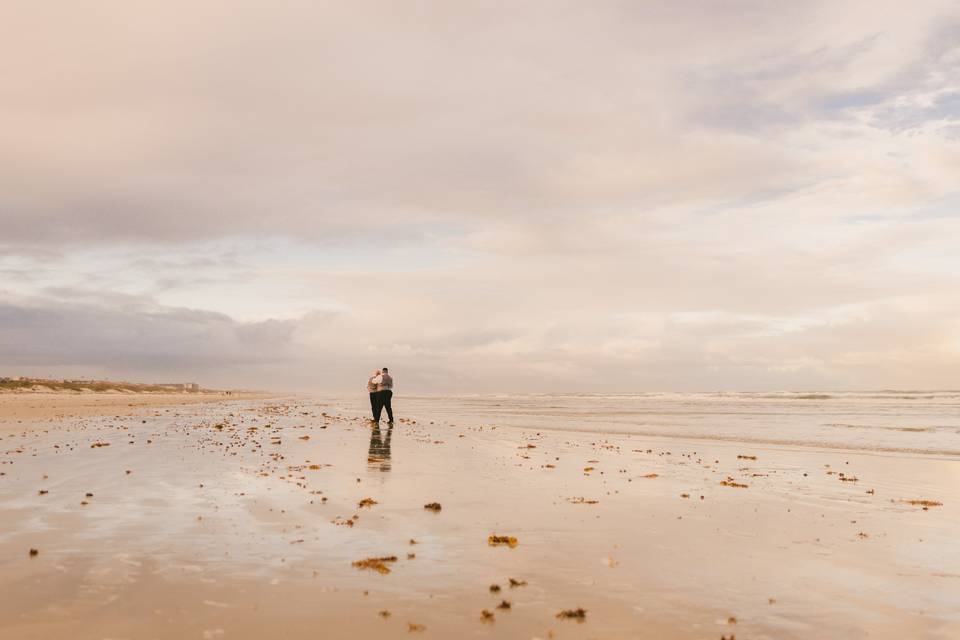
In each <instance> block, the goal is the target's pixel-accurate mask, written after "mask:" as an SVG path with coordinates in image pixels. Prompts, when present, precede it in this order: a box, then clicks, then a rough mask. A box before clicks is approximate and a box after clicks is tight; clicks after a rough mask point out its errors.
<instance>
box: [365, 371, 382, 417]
mask: <svg viewBox="0 0 960 640" xmlns="http://www.w3.org/2000/svg"><path fill="white" fill-rule="evenodd" d="M379 377H380V370H379V369H374V370H373V374H372V375H371V376H370V378H369V379H368V380H367V393H369V394H370V414H371V415H372V416H373V419H374V420H379V419H380V417H379V415H380V411H379V410H378V409H377V405H378V404H379V400H380V395H379V394H378V393H377V378H379Z"/></svg>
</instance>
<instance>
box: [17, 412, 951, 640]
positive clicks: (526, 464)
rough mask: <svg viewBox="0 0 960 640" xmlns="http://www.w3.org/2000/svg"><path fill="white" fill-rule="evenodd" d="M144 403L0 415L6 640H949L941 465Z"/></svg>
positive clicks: (947, 499)
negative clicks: (503, 539) (502, 541)
mask: <svg viewBox="0 0 960 640" xmlns="http://www.w3.org/2000/svg"><path fill="white" fill-rule="evenodd" d="M88 398H89V397H84V398H83V400H84V401H86V400H87V399H88ZM195 399H196V398H191V400H195ZM137 400H140V399H139V398H138V399H132V398H130V397H127V396H125V397H122V398H119V399H118V400H117V403H115V404H111V403H110V402H108V401H106V400H104V401H103V403H101V404H96V405H84V406H82V407H77V406H73V405H70V404H69V403H66V401H63V402H64V404H57V402H60V401H59V400H57V401H52V400H51V398H44V399H43V400H42V401H41V402H40V404H37V405H31V406H30V410H31V411H35V412H40V413H34V414H27V413H25V411H26V410H27V408H28V407H27V406H21V405H18V404H17V403H19V402H24V403H25V402H27V401H26V400H21V399H18V400H16V401H15V402H8V401H7V398H0V407H2V411H3V412H4V414H5V417H4V420H5V421H6V423H7V424H8V427H7V428H6V429H5V431H4V432H3V433H0V473H2V474H3V475H2V476H0V522H2V523H3V526H2V529H0V592H2V593H3V594H4V597H3V598H0V638H18V639H19V638H23V639H30V638H60V637H71V638H78V639H86V638H90V639H94V638H96V639H102V638H161V639H166V638H171V639H172V638H178V639H179V638H203V639H210V638H224V639H229V638H265V637H273V638H374V637H376V638H381V637H388V638H389V637H405V638H406V637H423V638H462V637H468V636H471V637H472V636H477V637H504V638H544V639H545V638H550V637H555V638H667V639H671V638H677V639H686V638H691V639H692V638H712V639H719V638H721V637H727V638H729V637H731V636H736V638H740V639H741V640H742V639H745V638H798V639H799V638H804V639H808V638H844V639H846V638H898V639H900V638H944V639H946V638H956V637H960V595H958V594H960V555H958V550H957V549H958V545H957V543H956V540H957V539H958V536H960V526H958V524H960V518H958V511H957V505H958V496H957V486H958V481H960V472H958V466H957V465H958V463H957V462H956V461H954V460H945V459H942V458H933V457H925V456H916V455H914V456H905V455H901V456H891V455H876V454H868V453H863V452H844V451H824V450H807V449H803V448H800V447H778V446H763V447H759V446H756V445H753V446H744V445H738V444H736V443H726V442H695V441H690V442H681V441H677V440H658V439H656V438H651V437H639V436H615V437H614V436H608V437H605V436H602V435H598V434H578V433H569V432H563V433H560V432H546V431H544V432H539V433H538V432H535V431H524V430H521V429H502V428H501V429H497V428H495V427H490V426H486V427H481V426H479V425H466V424H455V425H454V424H450V423H448V422H444V423H441V422H440V421H435V423H432V422H431V417H430V416H428V415H422V416H416V419H417V421H416V422H413V421H403V422H400V423H398V424H397V425H396V426H395V427H393V428H392V429H389V428H387V427H386V425H383V426H381V427H380V428H371V426H370V425H369V424H368V423H367V422H366V421H364V420H363V419H362V418H361V417H360V416H352V415H335V414H332V412H331V410H330V408H329V407H326V406H324V405H323V404H322V403H319V402H317V401H312V400H306V399H288V400H284V401H276V400H274V401H262V400H260V401H256V400H253V399H241V400H233V401H231V402H226V403H224V402H221V403H213V404H212V403H205V404H204V403H200V404H193V405H186V404H181V405H178V406H154V405H152V404H148V402H152V401H153V398H150V399H149V401H147V400H146V399H144V400H145V403H143V404H138V402H137ZM97 402H99V401H97ZM48 403H49V405H48ZM131 404H133V405H136V406H130V405H131ZM398 404H399V403H398ZM11 407H13V408H11ZM51 407H52V408H51ZM101 410H106V415H101V416H100V417H93V416H94V414H96V413H97V412H99V411H101ZM12 411H18V413H17V415H16V416H13V415H12V414H11V412H12ZM51 411H52V412H53V413H51ZM44 412H45V413H44ZM66 415H69V416H71V417H69V418H66V417H58V418H55V419H53V420H52V421H51V420H50V418H51V417H55V416H66ZM17 420H23V422H22V423H20V422H16V421H17ZM10 424H16V425H17V428H16V429H11V428H9V425H10ZM841 474H842V475H841ZM852 478H856V480H853V479H852ZM739 485H746V486H739ZM41 492H45V493H41ZM87 494H92V495H89V496H88V495H87ZM368 498H369V499H371V500H372V501H373V503H369V502H365V499H368ZM911 499H925V500H933V501H935V502H939V503H942V504H941V505H936V506H929V507H928V508H927V509H926V510H924V508H923V507H922V506H919V505H912V504H909V503H907V502H904V501H905V500H911ZM362 502H365V506H360V504H361V503H362ZM433 502H437V503H439V504H440V505H441V508H440V509H439V510H427V509H424V505H425V504H427V503H433ZM494 534H496V535H501V536H512V537H515V538H516V545H515V546H512V547H511V546H510V545H500V546H491V545H490V544H489V536H491V535H494ZM414 541H415V543H414ZM31 549H36V550H37V554H36V555H35V556H31V555H30V550H31ZM383 557H396V560H395V561H391V560H388V561H383V562H381V563H376V562H374V563H370V564H371V566H372V567H373V568H357V567H355V566H354V564H353V563H354V562H356V561H360V560H364V559H368V558H383ZM377 567H380V568H381V570H382V571H377V570H376V568H377ZM384 569H385V570H384ZM511 578H513V579H514V580H516V581H518V582H521V583H522V584H518V585H514V586H511V582H510V579H511ZM493 584H496V585H499V587H500V590H499V591H498V592H491V590H490V587H491V585H493ZM504 601H506V602H508V603H509V608H505V606H504V605H502V603H503V602H504ZM500 606H504V608H498V607H500ZM578 608H583V609H584V610H585V612H586V613H585V619H584V620H583V621H577V620H576V619H560V618H557V614H558V613H560V612H562V611H564V610H576V609H578ZM483 610H486V611H488V612H490V613H491V614H492V618H486V619H485V618H484V616H483V614H482V611H483ZM382 612H388V613H387V614H383V613H382ZM411 625H412V626H411ZM421 627H422V628H421Z"/></svg>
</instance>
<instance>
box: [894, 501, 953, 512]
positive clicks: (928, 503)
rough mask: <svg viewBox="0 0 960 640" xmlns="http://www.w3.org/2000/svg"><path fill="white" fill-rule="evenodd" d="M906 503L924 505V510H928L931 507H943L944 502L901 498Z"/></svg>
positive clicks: (917, 505) (916, 505)
mask: <svg viewBox="0 0 960 640" xmlns="http://www.w3.org/2000/svg"><path fill="white" fill-rule="evenodd" d="M900 502H904V503H906V504H910V505H913V506H915V507H923V510H924V511H926V510H927V509H929V508H930V507H942V506H943V503H942V502H938V501H936V500H901V501H900Z"/></svg>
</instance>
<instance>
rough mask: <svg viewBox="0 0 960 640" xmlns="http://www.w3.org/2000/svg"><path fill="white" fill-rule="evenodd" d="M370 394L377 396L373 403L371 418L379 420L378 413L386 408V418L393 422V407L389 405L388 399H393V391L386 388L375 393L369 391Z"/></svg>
mask: <svg viewBox="0 0 960 640" xmlns="http://www.w3.org/2000/svg"><path fill="white" fill-rule="evenodd" d="M370 395H371V396H377V398H376V400H375V401H374V405H373V419H374V420H376V421H377V422H380V414H381V413H382V412H383V410H384V409H386V410H387V420H389V421H390V422H393V407H392V406H390V401H391V400H392V399H393V391H392V390H391V389H387V390H385V391H377V392H376V393H371V394H370Z"/></svg>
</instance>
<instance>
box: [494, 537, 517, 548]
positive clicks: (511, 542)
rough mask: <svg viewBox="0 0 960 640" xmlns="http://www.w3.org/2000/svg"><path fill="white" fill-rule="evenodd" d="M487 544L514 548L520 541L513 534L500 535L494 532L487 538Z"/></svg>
mask: <svg viewBox="0 0 960 640" xmlns="http://www.w3.org/2000/svg"><path fill="white" fill-rule="evenodd" d="M487 544H489V545H490V546H491V547H500V546H503V545H506V546H508V547H510V548H511V549H513V548H514V547H515V546H517V544H519V542H518V541H517V539H516V538H514V537H513V536H498V535H495V534H494V535H491V536H490V537H488V538H487Z"/></svg>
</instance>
